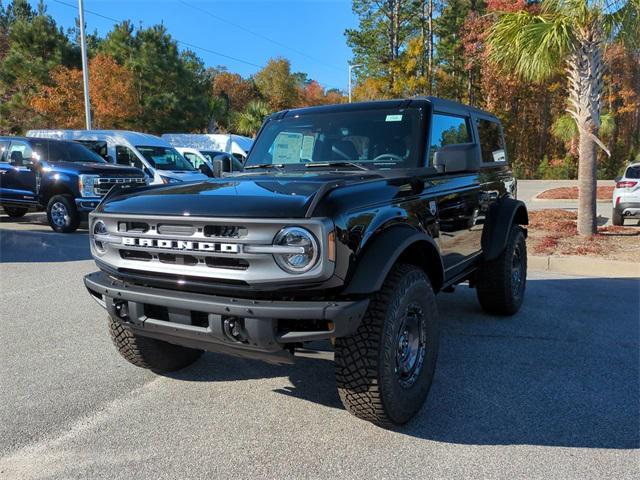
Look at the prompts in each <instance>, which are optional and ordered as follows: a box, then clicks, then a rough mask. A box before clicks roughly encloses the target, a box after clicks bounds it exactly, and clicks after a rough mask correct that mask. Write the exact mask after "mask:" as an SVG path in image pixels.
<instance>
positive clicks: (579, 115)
mask: <svg viewBox="0 0 640 480" xmlns="http://www.w3.org/2000/svg"><path fill="white" fill-rule="evenodd" d="M639 17H640V0H628V1H616V0H611V1H607V0H542V2H541V3H540V7H539V8H538V7H534V8H533V9H531V10H526V11H518V12H509V13H503V14H501V15H500V16H499V17H498V20H497V22H496V24H495V25H494V28H493V30H492V32H491V34H490V35H489V38H488V46H489V58H490V59H491V60H492V61H494V62H495V63H496V64H498V65H499V66H501V67H503V69H504V70H505V71H511V72H515V73H516V74H517V75H518V76H520V77H522V78H524V79H526V80H532V81H542V80H544V79H546V78H549V77H550V76H552V75H554V74H555V73H557V72H558V71H559V70H560V69H561V68H562V67H564V69H565V72H566V80H567V87H568V90H569V99H568V101H569V107H568V108H567V112H568V113H569V114H570V115H571V117H572V118H573V120H574V121H575V124H576V127H577V129H578V132H579V142H578V157H579V166H578V186H579V189H580V199H579V204H578V233H579V234H580V235H585V236H588V235H592V234H594V233H595V232H596V148H597V146H599V147H600V148H602V149H603V150H604V151H605V152H606V153H607V155H610V153H609V151H608V150H607V148H606V146H605V145H604V143H603V142H602V141H601V140H600V139H599V138H598V137H597V134H598V130H599V128H600V121H601V118H600V110H601V100H602V92H603V72H604V63H603V60H602V57H603V51H604V48H605V47H606V46H607V45H608V44H610V43H611V42H613V41H625V42H628V43H629V44H631V45H632V48H633V47H635V46H636V45H637V43H638V42H639V41H640V18H639ZM634 44H635V45H634Z"/></svg>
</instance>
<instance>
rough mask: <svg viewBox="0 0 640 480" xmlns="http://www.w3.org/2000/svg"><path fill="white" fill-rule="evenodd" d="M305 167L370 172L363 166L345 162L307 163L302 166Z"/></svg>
mask: <svg viewBox="0 0 640 480" xmlns="http://www.w3.org/2000/svg"><path fill="white" fill-rule="evenodd" d="M304 166H305V167H307V168H311V167H355V168H357V169H359V170H365V171H368V170H370V169H369V168H367V167H365V166H364V165H360V164H359V163H356V162H346V161H342V160H340V161H336V162H309V163H305V164H304Z"/></svg>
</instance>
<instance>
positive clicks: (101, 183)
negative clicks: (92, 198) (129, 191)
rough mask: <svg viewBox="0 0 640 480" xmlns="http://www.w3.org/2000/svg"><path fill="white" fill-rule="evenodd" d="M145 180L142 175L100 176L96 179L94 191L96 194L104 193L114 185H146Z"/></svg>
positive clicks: (101, 194) (100, 195)
mask: <svg viewBox="0 0 640 480" xmlns="http://www.w3.org/2000/svg"><path fill="white" fill-rule="evenodd" d="M146 184H147V181H146V180H145V178H144V177H100V178H98V179H97V180H96V185H95V187H94V192H95V194H96V195H97V196H99V197H102V196H103V195H106V194H107V193H108V192H109V190H111V188H112V187H115V186H116V185H135V186H142V185H146Z"/></svg>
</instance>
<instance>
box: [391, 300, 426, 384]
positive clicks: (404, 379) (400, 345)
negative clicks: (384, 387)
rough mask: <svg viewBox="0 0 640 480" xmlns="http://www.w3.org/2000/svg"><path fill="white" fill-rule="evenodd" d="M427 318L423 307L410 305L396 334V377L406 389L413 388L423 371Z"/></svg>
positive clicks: (415, 304)
mask: <svg viewBox="0 0 640 480" xmlns="http://www.w3.org/2000/svg"><path fill="white" fill-rule="evenodd" d="M425 323H426V322H425V317H424V312H423V311H422V307H420V305H418V304H417V303H412V304H410V305H409V306H408V307H407V309H406V311H405V313H404V318H403V319H402V323H401V324H400V328H399V329H398V332H397V334H396V369H395V371H396V375H397V377H398V382H399V383H400V385H401V386H403V387H404V388H409V387H411V386H412V385H413V384H414V383H415V382H416V380H417V379H418V377H419V376H420V372H421V371H422V366H423V364H424V357H425V354H426V329H425Z"/></svg>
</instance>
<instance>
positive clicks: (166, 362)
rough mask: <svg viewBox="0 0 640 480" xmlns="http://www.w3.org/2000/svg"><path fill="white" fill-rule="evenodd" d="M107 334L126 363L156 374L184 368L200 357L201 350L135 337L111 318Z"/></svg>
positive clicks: (130, 331) (132, 332) (129, 330)
mask: <svg viewBox="0 0 640 480" xmlns="http://www.w3.org/2000/svg"><path fill="white" fill-rule="evenodd" d="M109 333H110V334H111V340H112V341H113V344H114V345H115V347H116V349H117V350H118V352H119V353H120V355H122V357H124V359H125V360H126V361H127V362H129V363H131V364H132V365H135V366H136V367H140V368H146V369H148V370H152V371H154V372H158V373H161V372H174V371H176V370H180V369H181V368H185V367H187V366H189V365H191V364H192V363H193V362H195V361H196V360H197V359H198V358H200V355H202V350H196V349H195V348H187V347H181V346H180V345H173V344H171V343H167V342H163V341H161V340H156V339H155V338H148V337H142V336H140V335H137V334H136V333H135V332H134V331H133V330H131V328H129V327H127V326H125V325H123V324H122V322H120V321H119V320H114V319H113V318H112V317H111V316H109Z"/></svg>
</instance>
